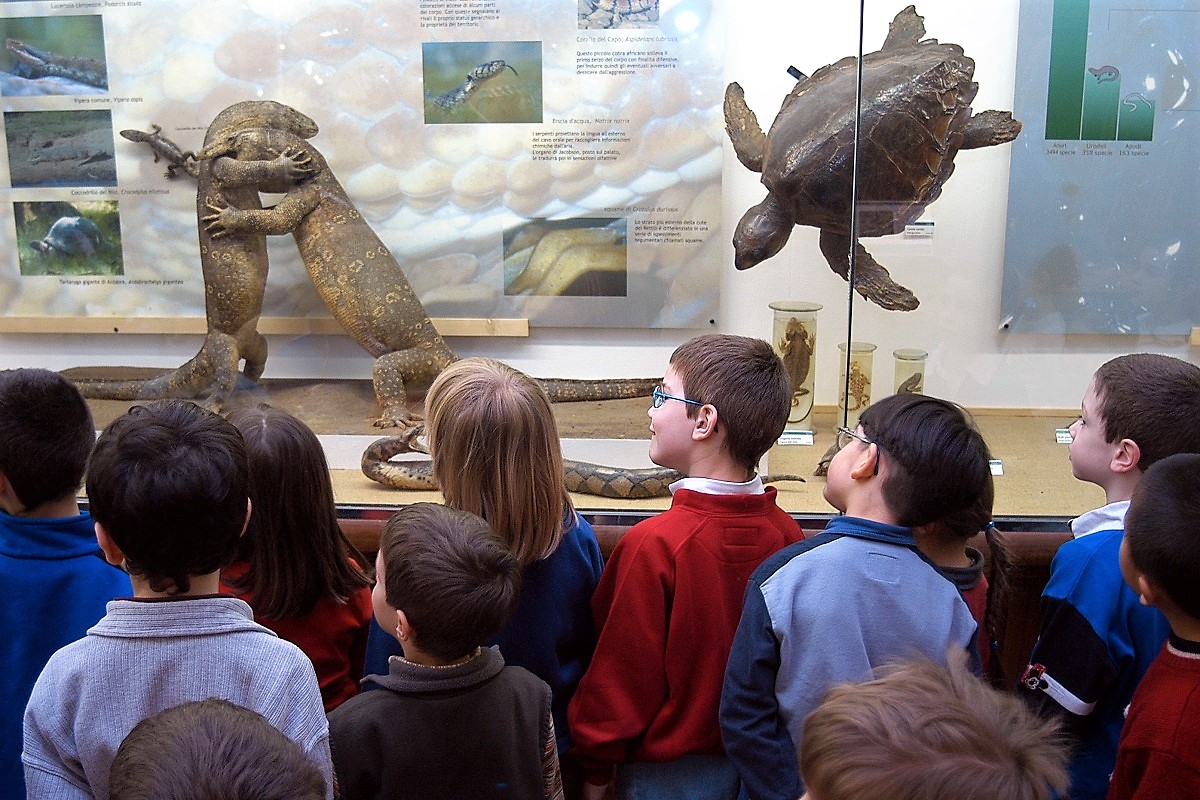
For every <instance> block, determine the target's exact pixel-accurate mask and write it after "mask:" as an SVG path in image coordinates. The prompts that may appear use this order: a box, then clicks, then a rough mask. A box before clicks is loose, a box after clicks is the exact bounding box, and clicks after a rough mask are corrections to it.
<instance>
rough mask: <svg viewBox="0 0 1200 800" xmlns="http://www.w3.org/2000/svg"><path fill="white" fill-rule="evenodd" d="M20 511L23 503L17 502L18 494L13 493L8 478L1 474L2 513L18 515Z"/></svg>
mask: <svg viewBox="0 0 1200 800" xmlns="http://www.w3.org/2000/svg"><path fill="white" fill-rule="evenodd" d="M20 510H21V503H20V502H19V501H18V500H17V493H16V492H14V491H13V488H12V484H11V483H10V482H9V480H8V476H6V475H5V474H4V473H3V472H0V511H4V512H5V513H6V514H16V513H17V512H18V511H20Z"/></svg>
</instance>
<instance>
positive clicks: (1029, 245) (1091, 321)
mask: <svg viewBox="0 0 1200 800" xmlns="http://www.w3.org/2000/svg"><path fill="white" fill-rule="evenodd" d="M1196 63H1200V0H1134V2H1132V3H1130V2H1128V0H1038V1H1037V2H1034V1H1033V0H1025V2H1022V3H1021V10H1020V18H1019V28H1018V43H1017V80H1016V91H1015V95H1014V98H1013V114H1014V116H1016V117H1017V118H1018V119H1020V120H1021V121H1022V122H1024V123H1025V130H1024V133H1022V135H1021V137H1020V138H1019V139H1018V140H1017V141H1016V142H1014V143H1013V150H1012V161H1011V169H1010V173H1009V193H1008V220H1007V224H1008V227H1007V231H1006V237H1005V249H1004V281H1003V289H1002V292H1001V301H1000V310H999V319H998V323H999V326H1000V328H1001V330H1004V331H1007V332H1009V333H1017V334H1023V333H1044V334H1054V335H1061V334H1078V333H1087V334H1096V333H1115V334H1127V333H1128V334H1156V335H1173V336H1178V335H1185V334H1188V333H1190V331H1191V330H1192V328H1193V327H1195V326H1197V325H1200V221H1198V220H1200V217H1198V215H1197V213H1196V210H1197V208H1200V161H1198V160H1197V157H1196V154H1197V153H1198V152H1200V114H1198V113H1197V112H1198V111H1200V102H1198V99H1197V92H1196V83H1197V79H1196V78H1197V76H1196V73H1195V67H1194V65H1195V64H1196Z"/></svg>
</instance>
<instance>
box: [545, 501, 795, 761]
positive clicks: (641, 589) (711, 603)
mask: <svg viewBox="0 0 1200 800" xmlns="http://www.w3.org/2000/svg"><path fill="white" fill-rule="evenodd" d="M775 494H776V493H775V489H774V487H767V489H766V493H765V494H759V495H714V494H702V493H700V492H696V491H691V490H688V489H680V490H678V491H676V492H675V495H674V498H673V499H672V501H671V508H670V509H669V510H667V511H666V512H664V513H662V514H660V515H658V516H657V517H654V518H652V519H648V520H645V521H643V522H640V523H638V524H637V525H635V526H633V527H632V528H630V529H629V531H628V532H627V533H626V534H625V536H623V537H622V538H621V541H620V542H618V543H617V546H616V548H615V549H614V550H613V554H612V557H611V558H610V559H609V561H608V563H607V564H606V565H605V568H604V572H603V574H602V575H601V577H600V583H599V585H598V586H597V587H596V593H595V595H593V597H592V613H593V615H594V616H595V620H596V630H597V632H598V633H599V640H598V642H597V644H596V652H595V654H594V655H593V656H592V663H591V665H590V666H589V667H588V670H587V672H586V673H585V674H584V676H583V680H582V681H581V682H580V684H579V688H578V689H577V690H576V691H575V696H574V698H572V700H571V704H570V709H569V717H568V718H569V720H570V724H571V737H572V740H573V742H574V744H575V747H574V750H573V752H574V753H575V754H576V755H577V756H578V757H579V759H580V761H581V762H582V763H583V765H584V767H585V769H586V770H587V777H588V780H589V782H591V783H593V784H602V783H605V782H606V781H608V780H609V779H611V776H612V770H613V767H614V765H615V764H616V763H618V762H622V761H660V762H661V761H671V760H674V759H676V758H679V757H681V756H684V755H688V754H690V753H721V752H723V750H722V747H721V733H720V729H719V727H718V725H717V707H718V705H719V704H720V700H721V683H722V680H723V679H724V676H725V662H726V661H727V660H728V658H729V649H730V647H731V645H732V643H733V635H734V633H735V631H736V630H737V626H738V621H739V619H740V618H741V614H742V600H743V595H744V594H745V591H746V583H747V582H748V581H749V579H750V574H751V573H752V572H754V569H755V568H756V567H757V566H758V565H759V564H760V563H761V562H762V561H763V560H764V559H765V558H766V557H767V556H769V555H771V554H772V553H774V552H775V551H776V550H779V549H780V548H782V547H784V546H785V545H787V544H790V543H792V542H794V541H798V540H799V539H801V538H802V536H803V535H802V533H801V531H800V527H799V526H798V525H797V524H796V522H795V520H793V519H792V518H791V517H789V516H788V515H787V513H786V512H784V511H783V510H782V509H781V508H779V506H778V505H776V502H775Z"/></svg>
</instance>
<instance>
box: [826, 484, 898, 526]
mask: <svg viewBox="0 0 1200 800" xmlns="http://www.w3.org/2000/svg"><path fill="white" fill-rule="evenodd" d="M839 510H840V511H841V512H842V513H843V514H845V515H846V516H848V517H858V518H859V519H866V520H870V521H871V522H882V523H883V524H884V525H899V524H900V523H899V521H897V519H896V514H895V513H894V512H893V511H892V510H891V509H890V508H888V505H887V503H886V502H885V501H884V499H883V497H882V496H880V495H879V494H877V493H875V492H855V493H854V495H853V496H852V497H850V498H848V499H847V501H846V507H845V508H843V509H839Z"/></svg>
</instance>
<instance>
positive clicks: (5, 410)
mask: <svg viewBox="0 0 1200 800" xmlns="http://www.w3.org/2000/svg"><path fill="white" fill-rule="evenodd" d="M95 441H96V429H95V428H94V427H93V425H92V414H91V412H90V411H89V410H88V406H87V403H86V402H85V401H84V399H83V397H82V396H81V395H80V394H79V390H78V389H76V388H75V385H74V384H72V383H71V382H70V381H68V380H67V379H66V378H64V377H62V376H61V375H59V374H58V373H57V372H51V371H49V370H45V369H9V370H3V371H0V477H2V478H3V480H4V481H5V482H7V489H10V490H11V493H12V496H11V497H10V496H8V492H7V491H5V492H3V493H0V503H3V504H2V505H0V509H3V510H4V511H6V512H8V513H10V514H18V513H22V512H27V511H32V510H35V509H37V508H38V507H39V506H42V505H45V504H46V503H50V502H52V501H55V500H61V499H62V498H64V497H74V496H75V494H76V493H77V492H78V491H79V485H80V483H82V482H83V471H84V468H85V467H86V466H87V460H88V454H89V453H90V452H91V451H92V445H93V444H94V443H95ZM3 488H5V487H4V485H3V484H0V489H3Z"/></svg>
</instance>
